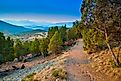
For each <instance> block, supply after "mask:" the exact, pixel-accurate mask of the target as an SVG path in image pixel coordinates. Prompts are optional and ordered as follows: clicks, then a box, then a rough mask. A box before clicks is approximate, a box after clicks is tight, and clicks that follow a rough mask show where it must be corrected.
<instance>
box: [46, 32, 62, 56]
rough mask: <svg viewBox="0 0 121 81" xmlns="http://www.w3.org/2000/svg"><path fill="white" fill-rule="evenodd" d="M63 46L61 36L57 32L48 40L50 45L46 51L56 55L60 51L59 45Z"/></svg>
mask: <svg viewBox="0 0 121 81" xmlns="http://www.w3.org/2000/svg"><path fill="white" fill-rule="evenodd" d="M62 44H63V42H62V38H61V35H60V33H59V32H58V31H56V32H55V34H54V35H53V37H52V38H51V39H50V43H49V45H48V47H49V48H48V51H51V52H52V53H54V54H57V53H59V52H60V51H61V45H62Z"/></svg>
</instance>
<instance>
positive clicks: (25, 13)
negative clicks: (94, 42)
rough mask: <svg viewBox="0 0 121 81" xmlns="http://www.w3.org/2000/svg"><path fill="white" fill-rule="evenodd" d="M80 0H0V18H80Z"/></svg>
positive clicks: (40, 20) (60, 20)
mask: <svg viewBox="0 0 121 81" xmlns="http://www.w3.org/2000/svg"><path fill="white" fill-rule="evenodd" d="M81 2H82V0H0V19H1V20H9V21H10V20H11V21H22V20H30V21H36V22H64V21H74V20H77V19H80V15H81V13H80V6H81Z"/></svg>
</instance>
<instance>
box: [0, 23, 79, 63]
mask: <svg viewBox="0 0 121 81" xmlns="http://www.w3.org/2000/svg"><path fill="white" fill-rule="evenodd" d="M78 25H79V21H76V22H74V23H73V27H72V28H70V29H68V28H66V25H65V26H62V27H58V26H56V27H51V28H49V30H48V36H47V37H46V38H42V39H35V40H34V41H31V40H30V41H22V40H19V39H16V40H15V41H13V40H12V39H11V38H10V37H5V36H4V34H3V33H0V41H1V44H0V48H1V50H0V63H3V62H7V61H13V60H14V59H15V58H18V59H19V60H20V61H25V60H26V59H25V58H21V57H23V56H27V55H28V54H32V56H37V55H39V56H40V55H43V56H47V55H49V54H51V53H52V54H53V53H54V54H58V53H61V51H62V50H64V49H66V48H67V46H68V42H69V41H70V45H71V44H72V43H73V41H74V40H75V39H77V38H79V37H81V35H80V34H79V31H78V29H77V28H78Z"/></svg>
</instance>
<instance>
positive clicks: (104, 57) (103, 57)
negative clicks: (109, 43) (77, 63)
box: [89, 49, 121, 81]
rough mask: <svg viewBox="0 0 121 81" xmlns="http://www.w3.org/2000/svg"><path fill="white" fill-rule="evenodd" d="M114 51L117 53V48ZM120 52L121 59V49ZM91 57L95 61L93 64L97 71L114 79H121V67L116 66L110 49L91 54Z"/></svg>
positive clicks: (115, 80) (118, 80) (119, 80)
mask: <svg viewBox="0 0 121 81" xmlns="http://www.w3.org/2000/svg"><path fill="white" fill-rule="evenodd" d="M114 52H115V53H116V54H117V51H116V50H115V49H114ZM119 54H120V58H119V59H121V50H120V52H119ZM89 59H91V60H92V61H93V62H92V64H91V66H92V68H94V69H95V71H96V72H101V73H103V74H106V75H107V76H109V77H110V78H111V80H112V81H121V68H117V67H114V63H113V59H112V56H111V53H110V52H109V51H107V50H106V51H102V52H100V53H94V54H91V55H90V56H89ZM120 61H121V60H120Z"/></svg>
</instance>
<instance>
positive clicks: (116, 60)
mask: <svg viewBox="0 0 121 81" xmlns="http://www.w3.org/2000/svg"><path fill="white" fill-rule="evenodd" d="M104 33H105V39H106V44H107V46H108V49H109V51H110V52H111V54H112V57H113V59H114V62H115V64H116V66H119V65H120V62H119V59H118V57H117V56H116V55H115V54H114V52H113V50H112V48H111V45H110V44H109V43H108V42H107V40H109V39H108V34H107V30H106V28H105V32H104Z"/></svg>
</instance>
